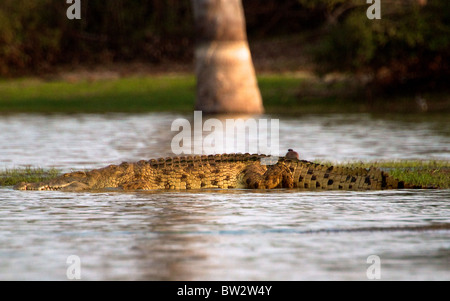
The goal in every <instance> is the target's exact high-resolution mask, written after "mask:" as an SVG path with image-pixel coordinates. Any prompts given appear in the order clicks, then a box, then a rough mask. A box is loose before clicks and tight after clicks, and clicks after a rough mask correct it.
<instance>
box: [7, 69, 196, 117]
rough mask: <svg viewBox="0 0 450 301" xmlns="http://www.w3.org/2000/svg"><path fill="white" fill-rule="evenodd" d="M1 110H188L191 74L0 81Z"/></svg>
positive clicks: (192, 82) (191, 97) (192, 91)
mask: <svg viewBox="0 0 450 301" xmlns="http://www.w3.org/2000/svg"><path fill="white" fill-rule="evenodd" d="M0 95H1V98H0V111H2V112H42V113H48V112H63V113H80V112H86V113H98V112H142V111H169V110H170V111H173V110H176V111H188V110H192V108H193V104H194V99H195V79H194V77H193V76H188V75H186V76H154V77H129V78H121V79H108V80H106V79H105V80H96V81H87V80H83V81H78V82H72V83H70V82H64V81H42V80H36V79H22V80H8V81H3V82H0Z"/></svg>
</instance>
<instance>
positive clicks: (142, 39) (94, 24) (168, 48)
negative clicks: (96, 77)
mask: <svg viewBox="0 0 450 301" xmlns="http://www.w3.org/2000/svg"><path fill="white" fill-rule="evenodd" d="M81 5H82V8H81V10H82V18H81V20H68V19H67V17H66V10H67V8H68V4H66V1H61V0H39V1H36V0H33V1H30V0H2V1H1V2H0V75H16V74H20V72H21V71H25V72H27V73H29V72H30V71H31V72H39V71H49V70H51V69H50V68H51V67H52V66H54V65H56V64H65V63H79V62H82V63H92V62H96V63H105V62H111V61H123V60H130V59H136V58H139V59H142V60H149V61H153V62H161V61H163V60H164V59H173V58H177V59H186V58H187V57H190V56H192V51H189V49H190V47H189V45H190V43H191V42H192V36H193V34H192V28H193V24H192V14H191V11H190V1H189V0H183V1H180V0H150V1H147V0H135V1H125V0H108V1H104V0H90V1H81Z"/></svg>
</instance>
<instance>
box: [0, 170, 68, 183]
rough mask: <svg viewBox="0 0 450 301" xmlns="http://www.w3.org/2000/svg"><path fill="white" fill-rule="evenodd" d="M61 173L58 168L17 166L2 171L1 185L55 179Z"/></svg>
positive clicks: (0, 176)
mask: <svg viewBox="0 0 450 301" xmlns="http://www.w3.org/2000/svg"><path fill="white" fill-rule="evenodd" d="M58 175H60V171H59V170H57V169H43V168H34V167H26V168H16V169H5V170H4V171H0V186H13V185H16V184H18V183H20V182H40V181H45V180H49V179H53V178H55V177H57V176H58Z"/></svg>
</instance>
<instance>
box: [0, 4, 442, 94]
mask: <svg viewBox="0 0 450 301" xmlns="http://www.w3.org/2000/svg"><path fill="white" fill-rule="evenodd" d="M243 4H244V11H245V14H246V20H247V32H248V35H249V39H250V41H256V40H264V39H266V40H270V39H272V40H273V39H274V38H280V37H286V36H299V37H302V38H301V40H300V41H301V43H300V44H299V43H298V40H296V43H294V44H292V45H291V46H289V43H281V44H276V45H272V46H273V48H283V49H278V52H277V53H276V55H283V54H284V55H290V54H293V53H295V52H296V50H298V52H301V53H302V55H303V50H304V49H307V50H308V51H307V52H305V55H310V56H311V57H312V58H314V60H315V62H316V64H315V68H316V70H317V71H319V72H322V73H326V72H330V71H334V70H338V71H340V72H350V73H352V74H360V75H361V78H363V80H362V81H363V82H364V84H367V85H368V87H369V88H370V89H369V90H371V89H373V90H382V89H384V88H386V87H388V88H392V87H394V88H399V87H400V89H402V90H405V85H406V86H407V89H409V88H411V89H415V90H419V92H420V91H421V89H435V88H437V87H439V86H442V85H443V86H446V84H447V82H448V79H449V78H450V76H449V75H450V62H449V60H450V56H449V55H448V54H449V53H450V2H449V1H442V0H381V16H382V19H381V20H369V19H368V18H367V16H366V11H367V8H368V7H369V4H366V1H363V0H320V1H319V0H243ZM81 5H82V13H81V15H82V19H81V20H68V19H67V18H66V10H67V8H68V4H66V1H61V0H2V1H1V2H0V76H18V75H28V74H42V73H51V72H53V71H54V70H55V67H58V66H59V67H60V66H67V67H68V68H70V67H73V66H74V65H95V64H108V63H115V62H129V61H143V62H149V63H152V64H165V63H167V62H171V63H173V62H180V63H186V62H191V61H192V58H193V48H194V46H193V45H194V43H195V33H194V32H193V28H194V27H193V17H192V9H191V6H190V0H135V1H126V0H108V1H103V0H82V1H81ZM273 41H276V40H273ZM274 43H275V42H274ZM288 48H289V49H288ZM265 50H268V47H260V48H257V49H252V51H258V52H259V53H263V52H264V51H265ZM266 54H267V53H266ZM256 56H258V53H257V54H256ZM268 56H269V57H268V60H272V59H273V57H270V54H268ZM304 63H305V62H304V61H298V66H296V67H297V69H299V70H300V69H301V68H302V64H304ZM288 65H292V64H288ZM362 75H364V76H362Z"/></svg>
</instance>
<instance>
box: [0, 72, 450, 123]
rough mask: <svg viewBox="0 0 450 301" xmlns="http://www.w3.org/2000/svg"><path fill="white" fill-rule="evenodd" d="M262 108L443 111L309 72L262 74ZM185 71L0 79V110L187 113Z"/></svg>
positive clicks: (440, 96)
mask: <svg viewBox="0 0 450 301" xmlns="http://www.w3.org/2000/svg"><path fill="white" fill-rule="evenodd" d="M258 84H259V87H260V90H261V94H262V97H263V101H264V106H265V109H266V112H267V113H281V114H284V113H289V114H297V113H300V114H301V113H305V114H307V113H355V112H383V113H386V112H408V113H424V112H441V113H442V112H443V111H450V99H449V98H448V95H447V94H445V93H429V94H423V95H403V96H395V97H392V98H369V99H368V98H366V97H365V94H364V93H365V92H364V91H363V90H362V88H361V86H360V85H359V84H358V83H356V82H355V80H353V79H352V78H351V77H348V76H344V75H328V76H324V77H321V78H319V77H317V76H315V75H314V74H312V73H310V72H285V73H262V74H260V75H258ZM195 85H196V83H195V77H194V75H193V74H191V73H186V72H180V73H155V74H145V73H139V72H137V73H132V74H120V73H117V72H108V71H105V70H104V71H102V72H99V71H92V72H87V71H83V72H80V71H78V72H74V73H65V74H60V75H57V76H55V77H47V78H19V79H3V80H0V95H1V97H0V113H105V112H129V113H131V112H163V111H175V112H191V111H192V110H193V107H194V103H195Z"/></svg>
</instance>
